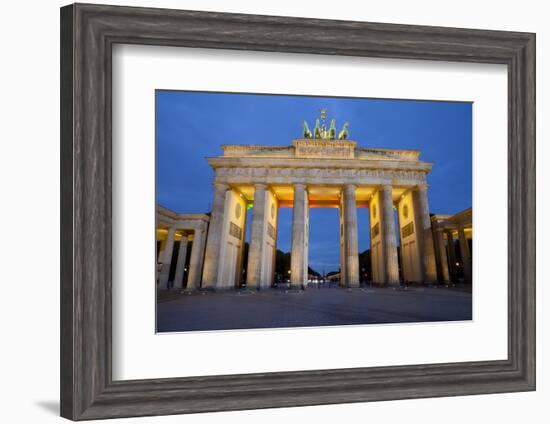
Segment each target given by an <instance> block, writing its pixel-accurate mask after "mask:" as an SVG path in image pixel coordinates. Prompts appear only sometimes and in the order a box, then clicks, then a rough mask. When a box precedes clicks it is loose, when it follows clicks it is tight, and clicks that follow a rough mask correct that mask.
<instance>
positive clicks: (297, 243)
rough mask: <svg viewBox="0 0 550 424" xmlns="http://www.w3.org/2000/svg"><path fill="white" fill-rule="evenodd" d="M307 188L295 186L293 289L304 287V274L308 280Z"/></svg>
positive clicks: (291, 264)
mask: <svg viewBox="0 0 550 424" xmlns="http://www.w3.org/2000/svg"><path fill="white" fill-rule="evenodd" d="M306 196H307V193H306V186H305V185H304V184H294V208H293V210H292V251H291V257H290V286H291V287H292V288H293V289H300V288H302V287H304V285H305V284H306V283H307V281H304V274H305V275H306V280H307V268H305V269H304V267H305V266H306V264H305V258H306V252H305V247H306V213H307V210H306Z"/></svg>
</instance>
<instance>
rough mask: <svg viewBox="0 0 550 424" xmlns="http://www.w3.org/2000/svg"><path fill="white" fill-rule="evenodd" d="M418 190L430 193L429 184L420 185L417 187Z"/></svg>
mask: <svg viewBox="0 0 550 424" xmlns="http://www.w3.org/2000/svg"><path fill="white" fill-rule="evenodd" d="M416 189H417V190H418V191H428V184H427V183H422V184H418V185H417V186H416Z"/></svg>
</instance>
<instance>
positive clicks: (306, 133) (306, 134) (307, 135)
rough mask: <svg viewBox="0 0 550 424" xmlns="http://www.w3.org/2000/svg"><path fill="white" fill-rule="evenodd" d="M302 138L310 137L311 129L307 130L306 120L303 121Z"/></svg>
mask: <svg viewBox="0 0 550 424" xmlns="http://www.w3.org/2000/svg"><path fill="white" fill-rule="evenodd" d="M304 138H311V131H310V130H309V127H308V126H307V122H306V121H304Z"/></svg>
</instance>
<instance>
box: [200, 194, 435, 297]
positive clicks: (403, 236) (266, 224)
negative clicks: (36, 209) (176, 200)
mask: <svg viewBox="0 0 550 424" xmlns="http://www.w3.org/2000/svg"><path fill="white" fill-rule="evenodd" d="M340 187H341V191H340V200H339V209H340V229H341V230H340V239H341V243H340V246H341V249H340V255H341V276H342V277H341V285H343V286H345V287H358V286H359V282H360V277H359V251H358V225H357V199H356V190H357V185H355V184H343V185H341V186H340ZM292 190H293V213H292V247H291V269H290V284H291V288H302V287H304V286H305V284H306V283H307V280H308V239H309V196H308V185H307V184H304V183H295V184H292ZM426 190H427V187H426V186H425V185H418V186H414V187H410V188H409V189H407V190H406V191H405V193H404V194H403V195H401V197H400V198H399V199H398V200H397V202H394V198H393V187H392V185H391V184H382V185H379V186H376V187H374V191H373V194H372V195H371V198H370V201H369V208H370V216H371V219H370V222H371V225H370V227H371V228H370V231H371V260H372V262H373V267H372V268H373V275H372V280H373V282H374V283H376V284H381V285H398V284H399V283H400V277H399V265H398V253H397V249H398V247H397V240H396V236H397V234H399V237H400V240H401V245H402V252H401V255H402V257H403V262H404V265H403V268H404V269H403V271H404V278H405V280H406V281H409V282H435V281H436V279H437V274H436V259H435V252H434V244H433V243H434V241H433V237H432V230H431V223H430V215H429V209H428V200H427V192H426ZM246 207H247V201H246V200H245V199H244V198H243V196H242V194H240V193H239V192H238V190H235V189H233V188H232V187H231V186H230V185H229V184H226V183H216V184H215V190H214V201H213V207H212V213H211V216H210V227H209V233H208V239H207V243H206V251H205V260H204V271H203V278H202V287H203V288H211V289H220V288H234V287H238V286H239V283H240V279H241V273H240V270H241V266H242V256H243V249H244V228H245V225H246V223H245V219H246V216H245V214H244V213H242V210H246ZM278 207H279V204H278V199H277V196H276V195H275V194H274V193H273V192H272V191H271V189H270V187H269V185H268V184H265V183H261V184H260V183H259V184H255V185H254V200H253V208H254V209H253V212H252V222H251V225H250V231H251V237H250V246H249V253H248V264H247V281H246V282H247V287H248V288H252V289H259V288H264V287H270V286H271V285H272V283H273V280H274V278H273V276H274V272H275V252H276V233H277V230H276V227H277V210H278ZM394 207H395V208H396V209H397V210H398V211H401V213H402V215H403V216H399V223H400V224H399V227H400V228H398V229H396V226H395V220H394ZM398 215H399V213H398ZM404 242H406V249H403V243H404Z"/></svg>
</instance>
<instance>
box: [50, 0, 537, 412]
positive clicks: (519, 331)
mask: <svg viewBox="0 0 550 424" xmlns="http://www.w3.org/2000/svg"><path fill="white" fill-rule="evenodd" d="M116 43H127V44H144V45H158V46H185V47H201V48H213V49H240V50H258V51H268V52H292V53H297V54H299V53H309V54H321V55H343V56H370V57H383V58H399V59H416V60H423V59H427V60H441V61H452V62H479V63H497V64H505V65H507V69H508V105H509V107H508V205H509V208H508V268H507V269H508V310H509V317H508V359H506V360H494V361H481V362H460V363H445V364H426V365H406V366H385V367H369V368H348V369H328V370H316V371H297V372H274V373H261V374H237V375H224V376H204V377H185V378H165V379H151V380H131V381H113V379H112V378H111V375H112V373H111V367H112V365H111V364H112V362H111V353H112V352H111V337H112V333H111V319H112V304H111V286H112V273H111V260H112V257H111V248H112V246H111V244H112V241H111V237H112V210H111V209H112V208H111V205H112V199H111V196H112V189H111V178H112V166H113V164H112V157H111V154H112V145H111V144H112V141H111V137H112V136H111V127H112V122H111V119H112V118H111V90H112V87H111V70H112V69H111V52H112V47H113V45H114V44H116ZM60 125H61V234H60V238H61V263H60V267H61V415H62V416H63V417H66V418H69V419H72V420H85V419H101V418H114V417H131V416H144V415H165V414H182V413H195V412H205V411H226V410H242V409H254V408H275V407H290V406H302V405H319V404H330V403H345V402H365V401H380V400H391V399H406V398H423V397H438V396H456V395H470V394H482V393H500V392H519V391H529V390H535V34H532V33H521V32H503V31H486V30H471V29H457V28H441V27H425V26H409V25H395V24H379V23H366V22H346V21H332V20H320V19H302V18H289V17H274V16H255V15H242V14H225V13H205V12H196V11H181V10H166V9H149V8H131V7H113V6H103V5H88V4H74V5H69V6H66V7H63V8H62V9H61V118H60ZM484 142H488V143H490V142H491V140H484ZM479 260H483V258H480V259H479Z"/></svg>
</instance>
